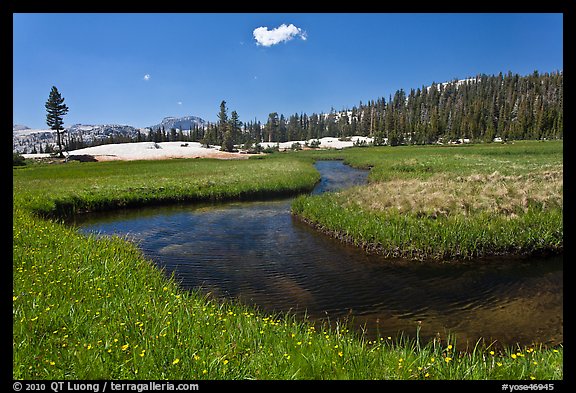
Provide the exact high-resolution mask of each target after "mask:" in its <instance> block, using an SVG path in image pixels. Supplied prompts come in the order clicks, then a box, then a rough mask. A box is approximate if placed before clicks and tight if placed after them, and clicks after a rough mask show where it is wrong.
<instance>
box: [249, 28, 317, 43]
mask: <svg viewBox="0 0 576 393" xmlns="http://www.w3.org/2000/svg"><path fill="white" fill-rule="evenodd" d="M252 34H253V35H254V38H255V39H256V45H262V46H272V45H276V44H279V43H280V42H286V41H290V40H291V39H293V38H294V37H300V38H301V39H302V40H304V41H305V40H306V38H307V37H306V32H305V31H304V30H302V29H301V28H299V27H296V26H294V25H293V24H289V25H286V24H284V23H283V24H281V25H280V26H278V27H277V28H275V29H272V30H268V27H264V26H261V27H257V28H256V29H254V31H253V32H252Z"/></svg>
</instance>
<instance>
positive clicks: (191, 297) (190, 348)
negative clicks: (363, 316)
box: [12, 155, 563, 380]
mask: <svg viewBox="0 0 576 393" xmlns="http://www.w3.org/2000/svg"><path fill="white" fill-rule="evenodd" d="M310 163H311V161H310V160H308V159H307V158H306V159H301V158H300V156H294V155H288V156H284V155H279V156H276V157H274V158H272V159H266V160H257V161H254V162H252V160H247V161H244V160H243V161H236V162H224V161H204V160H172V161H158V162H139V163H138V162H137V163H122V162H110V163H73V164H71V165H68V164H66V165H52V166H44V165H39V166H30V167H28V168H24V169H15V170H14V172H13V184H14V194H13V197H14V205H13V289H12V291H13V303H12V309H13V325H12V328H13V355H12V358H13V360H12V362H13V378H14V379H95V378H103V379H163V378H167V379H193V380H195V379H422V380H428V379H526V380H531V379H542V380H546V379H562V378H563V365H562V361H563V349H562V347H559V348H555V349H552V348H548V349H546V348H542V347H539V346H529V347H522V348H507V349H503V350H498V349H495V348H493V347H490V346H487V345H484V344H482V345H479V346H478V347H477V348H475V350H474V351H472V352H467V353H464V352H460V351H459V348H458V343H455V342H445V341H443V342H440V341H436V342H431V343H428V344H424V343H422V344H420V343H418V342H417V341H408V342H405V341H402V340H400V339H397V338H394V337H390V338H388V337H382V338H380V339H378V340H375V341H367V340H365V339H363V338H362V337H358V336H357V335H355V334H354V333H352V332H349V331H347V330H346V328H345V327H343V326H339V327H334V328H332V329H321V328H316V329H315V328H314V327H313V326H312V325H311V324H309V323H307V322H305V321H304V322H302V321H297V320H296V319H295V318H294V317H292V316H290V315H284V316H282V315H267V314H264V313H262V312H259V311H258V310H255V309H253V308H248V307H245V306H242V305H239V304H232V303H221V302H217V301H214V300H211V299H208V298H206V297H205V296H203V295H201V294H198V293H189V292H186V291H183V290H181V289H180V288H179V287H178V286H177V285H176V284H175V282H174V281H172V280H170V279H168V278H166V277H165V275H164V274H163V273H162V272H161V271H159V270H158V269H157V268H155V266H154V264H153V263H152V262H151V261H150V260H148V259H146V258H145V257H144V256H143V254H142V253H141V251H140V250H138V249H137V248H136V247H135V246H134V245H133V244H131V243H129V242H127V241H125V240H123V239H121V238H117V237H111V238H106V237H105V238H97V237H95V236H88V235H82V234H80V233H78V232H76V231H75V230H74V229H73V228H70V227H68V226H66V225H64V224H62V223H60V222H59V220H57V219H54V218H46V217H47V216H48V217H49V216H57V213H62V212H75V211H81V210H85V209H89V210H93V209H98V208H113V207H115V206H124V205H131V204H133V205H136V204H143V203H158V202H162V200H163V199H164V197H169V199H170V198H174V197H173V195H177V198H176V199H177V200H206V199H207V198H208V199H220V200H223V199H229V198H235V197H238V196H239V195H260V194H261V193H266V192H267V191H271V192H272V193H274V192H276V191H278V190H283V191H282V192H292V191H295V190H297V189H301V188H309V187H311V185H313V184H314V182H315V181H316V180H317V173H316V172H315V171H314V170H313V167H312V165H311V164H310ZM210 182H211V183H210ZM183 184H186V186H184V185H183ZM175 190H177V191H175ZM274 190H276V191H274ZM142 194H145V195H148V196H147V197H146V198H144V197H142ZM38 213H40V215H41V216H42V217H44V218H41V217H39V216H38Z"/></svg>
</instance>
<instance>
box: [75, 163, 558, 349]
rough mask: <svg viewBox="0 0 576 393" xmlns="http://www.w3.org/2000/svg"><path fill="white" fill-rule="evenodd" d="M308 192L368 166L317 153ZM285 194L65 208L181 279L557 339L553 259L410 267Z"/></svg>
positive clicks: (406, 319)
mask: <svg viewBox="0 0 576 393" xmlns="http://www.w3.org/2000/svg"><path fill="white" fill-rule="evenodd" d="M315 165H316V168H317V169H318V170H319V171H320V173H321V175H322V180H321V182H320V183H319V184H318V185H317V186H316V188H315V189H314V191H313V193H320V192H326V191H335V190H338V189H341V188H345V187H349V186H351V185H356V184H362V183H364V182H365V181H366V178H367V175H368V171H363V170H357V169H353V168H351V167H348V166H346V165H344V164H343V163H342V162H340V161H318V162H317V163H316V164H315ZM291 202H292V199H285V200H279V201H269V202H237V203H226V204H218V205H177V206H168V207H166V206H163V207H148V208H143V209H131V210H120V211H115V212H106V213H98V214H90V215H84V216H79V217H76V223H75V224H76V225H77V226H79V227H80V229H81V230H82V231H85V232H96V233H102V234H121V235H125V234H128V235H129V236H130V237H131V238H133V239H134V240H135V241H137V242H138V244H139V246H140V247H141V248H142V249H143V251H144V252H145V254H146V255H148V256H149V257H151V258H152V259H153V260H154V261H155V262H156V263H157V264H158V265H159V266H161V267H162V268H164V269H166V271H167V273H168V274H171V273H172V272H174V274H175V276H176V277H177V279H179V280H180V282H181V285H182V286H183V287H185V288H202V290H203V291H206V292H210V293H211V294H213V295H215V296H217V297H220V298H233V299H240V300H241V301H243V302H245V303H248V304H253V305H256V306H258V307H259V308H260V309H262V310H265V311H271V312H272V311H291V312H293V313H296V314H298V315H304V314H306V315H307V316H308V317H309V318H311V319H313V320H324V319H329V320H330V321H334V320H336V319H338V318H347V319H348V320H349V321H351V324H352V326H355V327H357V328H359V329H363V330H365V331H366V333H367V334H368V336H370V337H374V336H375V335H377V334H380V335H384V336H395V335H396V334H398V333H402V334H404V335H405V336H414V335H415V334H416V329H417V326H420V329H421V330H420V337H421V338H424V339H425V338H431V337H434V336H436V335H438V334H439V335H440V336H442V337H446V335H447V334H448V333H449V332H451V333H452V334H456V336H457V340H458V342H459V343H462V342H465V341H468V342H469V343H472V344H471V345H474V342H475V341H476V340H477V339H478V338H480V337H483V338H485V339H487V340H490V341H492V340H498V342H500V343H503V344H505V343H507V344H513V343H519V344H526V345H528V344H531V343H545V344H557V343H561V342H562V340H563V307H562V303H563V258H562V256H558V257H554V258H546V259H538V258H532V259H526V260H524V259H522V260H514V261H510V260H506V259H500V260H498V259H491V260H489V261H482V262H480V263H478V262H476V263H446V264H421V263H417V262H408V261H403V260H390V259H384V258H381V257H379V256H375V255H368V254H366V253H364V252H363V251H361V250H359V249H357V248H355V247H350V246H346V245H343V244H341V243H340V242H338V241H336V240H333V239H331V238H329V237H327V236H325V235H323V234H320V233H318V232H316V231H314V230H313V229H312V228H310V227H309V226H307V225H305V224H303V223H301V222H300V221H298V220H297V219H294V218H293V217H292V215H291V214H290V204H291Z"/></svg>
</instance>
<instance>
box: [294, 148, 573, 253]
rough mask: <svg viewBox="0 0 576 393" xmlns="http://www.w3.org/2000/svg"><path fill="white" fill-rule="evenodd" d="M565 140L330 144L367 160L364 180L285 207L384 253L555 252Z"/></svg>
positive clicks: (352, 158) (559, 243) (346, 155)
mask: <svg viewBox="0 0 576 393" xmlns="http://www.w3.org/2000/svg"><path fill="white" fill-rule="evenodd" d="M562 147H563V144H562V142H561V141H560V142H559V141H553V142H535V141H525V142H516V143H514V144H486V145H471V146H438V147H434V146H422V147H419V146H400V147H394V148H390V147H381V148H372V149H365V150H364V151H363V150H362V149H353V150H352V149H351V150H349V151H348V150H347V151H342V152H341V153H334V152H327V153H325V156H333V157H341V158H343V159H345V161H346V162H347V163H349V164H350V165H352V166H357V167H366V168H368V167H369V168H372V169H371V172H370V177H369V180H370V183H369V184H368V185H365V186H359V187H355V188H351V189H348V190H345V191H342V192H339V193H330V194H323V195H315V196H300V197H299V198H297V199H296V201H295V202H294V203H293V205H292V211H293V213H294V214H295V215H297V216H298V217H300V218H301V219H302V220H304V221H306V222H308V223H310V224H311V225H313V226H315V227H316V228H318V229H319V230H320V231H323V232H325V233H327V234H330V235H331V236H334V237H337V238H339V239H342V240H343V241H346V242H349V243H352V244H355V245H357V246H359V247H363V248H365V249H367V250H368V251H370V252H375V253H380V254H383V255H386V256H389V257H402V258H408V259H414V260H446V259H467V260H469V259H473V258H479V257H490V256H498V255H520V256H521V255H549V254H558V253H561V252H562V250H563V233H564V232H563V221H562V218H563V217H562V208H563V161H562V160H563V156H562Z"/></svg>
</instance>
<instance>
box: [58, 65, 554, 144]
mask: <svg viewBox="0 0 576 393" xmlns="http://www.w3.org/2000/svg"><path fill="white" fill-rule="evenodd" d="M563 94H564V92H563V73H562V72H561V71H560V72H551V73H544V74H540V73H539V72H538V71H534V72H533V73H532V74H530V75H527V76H520V75H518V74H512V72H508V73H507V74H505V75H504V74H502V73H499V74H498V75H486V74H481V75H477V76H476V77H474V78H470V79H466V80H461V81H458V80H454V81H451V82H447V83H432V85H430V86H422V87H421V88H417V89H411V90H410V92H408V93H407V92H405V91H404V90H403V89H399V90H397V91H396V92H395V93H394V95H393V96H392V95H389V97H388V99H387V100H386V99H385V98H384V97H380V98H377V99H376V100H370V101H368V102H366V103H362V102H360V103H359V104H358V105H355V106H353V107H352V108H344V109H342V110H340V111H336V110H335V109H334V108H332V109H331V110H330V112H329V113H319V114H318V113H312V114H310V115H308V114H306V113H295V114H292V115H289V116H288V117H286V116H285V115H284V114H278V113H277V112H272V113H270V114H269V115H268V119H267V120H266V122H265V123H261V122H260V121H258V120H256V119H254V120H252V121H248V122H242V121H240V116H239V115H238V113H237V112H236V111H235V110H233V111H232V112H231V113H230V114H228V108H227V106H226V101H224V100H223V101H222V102H221V103H220V110H219V112H218V116H217V117H218V120H217V121H216V122H214V123H208V124H207V125H205V126H201V127H200V126H198V125H195V126H194V127H193V128H191V129H190V130H179V129H175V128H172V129H170V130H166V129H164V127H159V128H156V129H151V130H149V132H148V133H147V135H143V134H141V133H140V131H138V134H137V135H136V136H133V137H127V136H122V137H120V136H111V137H110V138H109V140H100V141H99V142H98V144H102V143H119V142H141V141H153V142H166V141H183V142H186V141H190V142H200V143H202V144H203V145H205V146H207V147H208V146H211V145H219V146H221V149H222V150H225V151H234V150H235V148H236V147H235V146H239V145H243V146H244V147H247V148H254V146H258V144H259V143H261V142H286V141H290V140H296V141H297V140H311V139H320V138H323V137H338V138H341V139H344V138H348V137H350V136H353V135H359V136H369V137H373V138H374V144H375V145H384V144H387V145H391V146H396V145H401V144H431V143H438V142H441V143H449V142H456V143H458V142H460V141H464V140H470V141H472V142H480V141H482V142H492V141H493V140H494V139H495V138H500V139H501V140H503V141H506V140H511V139H513V140H521V139H561V138H563V127H564V118H563ZM66 109H67V108H66ZM58 126H61V125H60V124H58ZM68 143H69V144H71V145H69V146H68V148H72V147H73V148H74V149H77V148H79V147H80V146H78V144H79V143H78V140H74V139H71V140H69V141H68ZM72 145H73V146H72ZM82 147H83V146H82Z"/></svg>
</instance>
